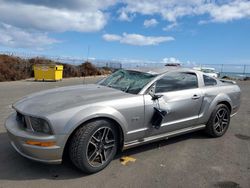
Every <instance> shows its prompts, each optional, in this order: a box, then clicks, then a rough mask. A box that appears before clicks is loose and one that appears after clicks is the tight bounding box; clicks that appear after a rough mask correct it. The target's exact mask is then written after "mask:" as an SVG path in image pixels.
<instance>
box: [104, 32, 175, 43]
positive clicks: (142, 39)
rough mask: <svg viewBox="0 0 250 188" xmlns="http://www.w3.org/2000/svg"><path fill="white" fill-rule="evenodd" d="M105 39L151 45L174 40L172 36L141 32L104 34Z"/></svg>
mask: <svg viewBox="0 0 250 188" xmlns="http://www.w3.org/2000/svg"><path fill="white" fill-rule="evenodd" d="M103 39H104V40H106V41H119V42H120V43H123V44H129V45H134V46H150V45H158V44H160V43H163V42H168V41H172V40H174V38H173V37H171V36H144V35H140V34H127V33H123V34H122V35H121V36H120V35H114V34H104V35H103Z"/></svg>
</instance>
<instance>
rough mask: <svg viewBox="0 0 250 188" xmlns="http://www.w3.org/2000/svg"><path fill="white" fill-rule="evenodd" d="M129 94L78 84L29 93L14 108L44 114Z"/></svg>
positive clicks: (103, 87)
mask: <svg viewBox="0 0 250 188" xmlns="http://www.w3.org/2000/svg"><path fill="white" fill-rule="evenodd" d="M127 95H128V94H127V93H124V92H122V91H120V90H116V89H112V88H109V87H106V86H101V85H96V84H87V85H76V86H68V87H61V88H55V89H50V90H46V91H42V92H39V93H34V94H31V95H28V96H26V97H24V98H22V99H21V100H19V101H17V102H16V103H15V104H13V108H14V109H16V110H17V111H19V112H21V113H24V114H29V115H37V116H42V115H48V114H51V113H55V112H59V111H63V110H66V109H69V108H74V107H79V106H83V105H89V104H93V103H98V102H103V101H109V100H112V99H119V98H123V97H126V96H127Z"/></svg>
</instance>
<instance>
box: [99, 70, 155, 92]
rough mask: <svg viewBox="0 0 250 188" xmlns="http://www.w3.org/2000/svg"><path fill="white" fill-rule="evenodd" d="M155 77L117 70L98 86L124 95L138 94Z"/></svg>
mask: <svg viewBox="0 0 250 188" xmlns="http://www.w3.org/2000/svg"><path fill="white" fill-rule="evenodd" d="M155 76H156V75H152V74H149V73H143V72H138V71H132V70H118V71H116V72H115V73H113V74H111V75H110V76H109V77H107V78H106V79H104V80H103V81H101V82H100V83H99V84H100V85H103V86H107V87H111V88H114V89H119V90H121V91H124V92H126V93H131V94H138V93H139V92H140V91H141V89H142V88H143V87H144V86H145V85H146V84H147V83H149V82H150V81H151V80H152V79H153V78H154V77H155Z"/></svg>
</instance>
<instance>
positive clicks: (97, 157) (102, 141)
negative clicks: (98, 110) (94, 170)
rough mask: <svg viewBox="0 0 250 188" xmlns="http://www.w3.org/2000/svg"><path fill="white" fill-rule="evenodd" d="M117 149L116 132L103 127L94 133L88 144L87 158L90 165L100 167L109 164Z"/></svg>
mask: <svg viewBox="0 0 250 188" xmlns="http://www.w3.org/2000/svg"><path fill="white" fill-rule="evenodd" d="M114 148H115V136H114V132H113V130H112V129H111V128H109V127H101V128H99V129H98V130H96V131H95V132H94V134H93V135H92V136H91V137H90V139H89V142H88V144H87V150H86V152H87V153H86V154H87V155H86V156H87V160H88V163H89V164H90V165H91V166H93V167H99V166H101V165H103V164H104V163H105V162H107V161H108V160H109V159H110V157H111V156H112V151H113V149H114Z"/></svg>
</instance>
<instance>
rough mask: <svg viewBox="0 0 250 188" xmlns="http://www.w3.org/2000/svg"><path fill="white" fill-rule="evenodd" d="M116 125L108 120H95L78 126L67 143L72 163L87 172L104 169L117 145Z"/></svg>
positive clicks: (112, 156) (113, 154) (114, 152)
mask: <svg viewBox="0 0 250 188" xmlns="http://www.w3.org/2000/svg"><path fill="white" fill-rule="evenodd" d="M117 135H118V134H117V130H116V127H115V126H114V125H113V124H112V122H111V121H108V120H95V121H92V122H89V123H87V124H85V125H83V126H82V127H80V128H79V129H78V130H77V131H76V132H75V134H74V135H73V137H72V139H71V142H70V144H69V156H70V159H71V161H72V162H73V164H74V165H75V166H76V167H77V168H79V169H80V170H82V171H83V172H85V173H87V174H91V173H96V172H98V171H100V170H102V169H104V168H105V167H106V166H107V165H108V164H109V163H110V162H111V161H112V159H113V158H114V156H115V154H116V151H117V147H118V136H117Z"/></svg>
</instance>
